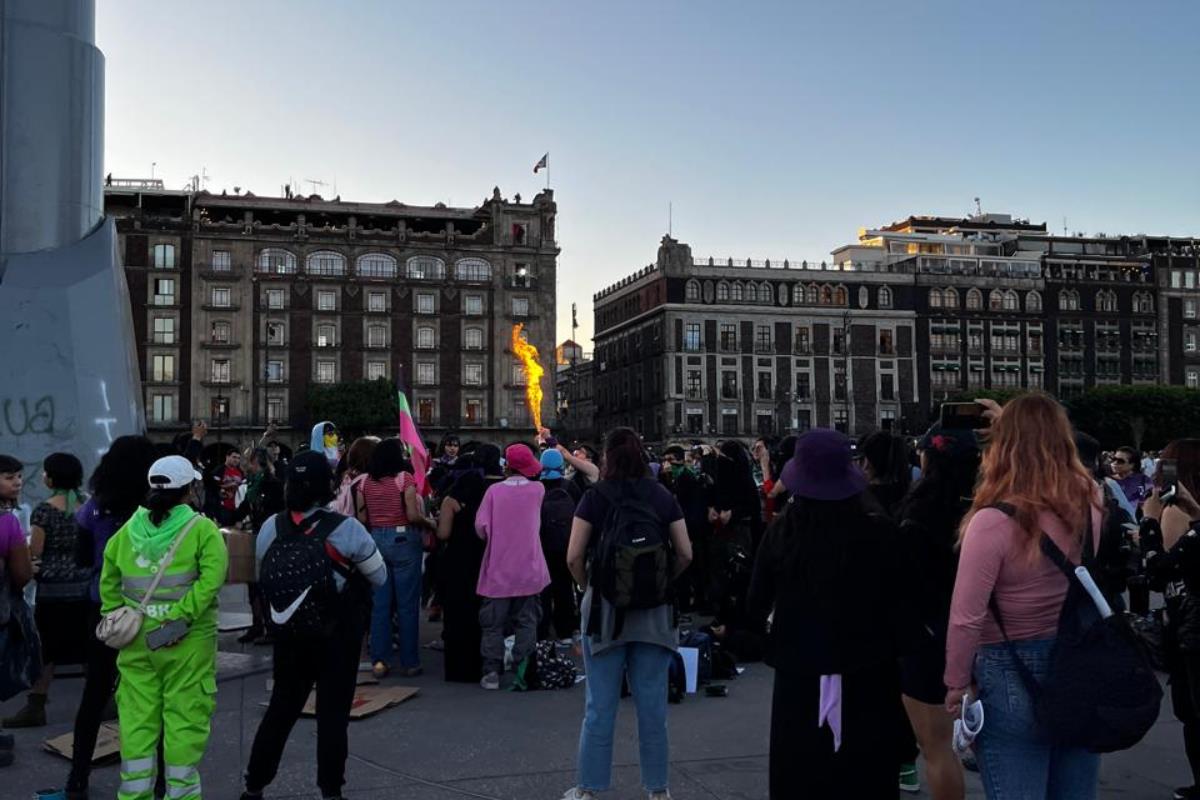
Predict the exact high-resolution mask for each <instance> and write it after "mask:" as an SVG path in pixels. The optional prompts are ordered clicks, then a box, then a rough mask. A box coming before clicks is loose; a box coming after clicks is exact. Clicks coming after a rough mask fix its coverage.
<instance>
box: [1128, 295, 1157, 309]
mask: <svg viewBox="0 0 1200 800" xmlns="http://www.w3.org/2000/svg"><path fill="white" fill-rule="evenodd" d="M1133 313H1135V314H1153V313H1154V295H1152V294H1149V293H1148V292H1138V293H1137V294H1135V295H1134V296H1133Z"/></svg>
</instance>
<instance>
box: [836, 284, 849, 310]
mask: <svg viewBox="0 0 1200 800" xmlns="http://www.w3.org/2000/svg"><path fill="white" fill-rule="evenodd" d="M833 304H834V305H835V306H845V305H849V304H850V300H849V296H848V294H847V293H846V287H845V286H839V287H837V288H836V289H834V290H833Z"/></svg>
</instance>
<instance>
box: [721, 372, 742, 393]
mask: <svg viewBox="0 0 1200 800" xmlns="http://www.w3.org/2000/svg"><path fill="white" fill-rule="evenodd" d="M737 396H738V382H737V373H736V372H722V373H721V399H722V400H737Z"/></svg>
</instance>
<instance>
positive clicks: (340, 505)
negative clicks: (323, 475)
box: [330, 436, 380, 517]
mask: <svg viewBox="0 0 1200 800" xmlns="http://www.w3.org/2000/svg"><path fill="white" fill-rule="evenodd" d="M379 442H380V439H379V437H378V436H360V437H358V438H357V439H355V440H354V443H353V444H351V445H350V449H349V450H347V451H346V457H345V458H343V459H342V460H341V461H340V462H338V476H337V492H336V494H335V496H334V499H333V503H332V504H331V506H330V507H331V508H332V509H333V510H334V511H336V512H338V513H339V514H342V515H343V516H347V517H353V516H355V514H356V511H357V509H358V493H359V492H360V491H361V490H362V484H363V481H365V480H366V479H367V473H368V472H369V471H370V469H371V456H372V455H373V454H374V453H375V448H376V447H377V446H378V445H379Z"/></svg>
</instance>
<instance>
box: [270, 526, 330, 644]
mask: <svg viewBox="0 0 1200 800" xmlns="http://www.w3.org/2000/svg"><path fill="white" fill-rule="evenodd" d="M345 519H346V518H345V517H344V516H342V515H341V514H335V513H333V512H332V511H318V512H317V513H315V514H313V515H312V516H310V517H308V518H307V519H305V520H303V521H301V523H300V524H299V525H297V524H295V523H293V522H292V516H291V513H290V512H288V511H283V512H281V513H279V514H276V515H275V539H274V541H272V542H271V544H270V546H269V547H268V548H267V552H266V553H265V554H264V555H263V560H262V566H261V568H260V569H259V576H258V585H259V589H260V591H261V592H262V596H263V599H264V600H265V601H266V604H267V627H268V629H269V630H270V631H271V633H272V634H275V635H279V636H283V637H290V638H323V637H327V636H329V635H331V634H332V633H333V632H334V630H335V629H336V628H337V625H338V622H339V621H340V620H342V619H344V613H343V612H344V610H345V601H344V598H343V597H342V595H341V593H340V592H338V587H337V580H336V578H335V575H336V574H339V573H340V574H341V575H342V576H343V577H344V578H346V579H347V580H349V578H350V576H349V575H348V574H347V573H348V570H347V569H346V568H345V567H344V566H342V565H341V564H338V563H337V562H336V561H334V559H333V558H332V557H331V555H330V554H329V552H328V550H327V542H326V540H327V539H328V538H329V534H331V533H333V531H334V530H336V529H337V527H338V526H339V525H341V524H342V522H343V521H344V520H345Z"/></svg>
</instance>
